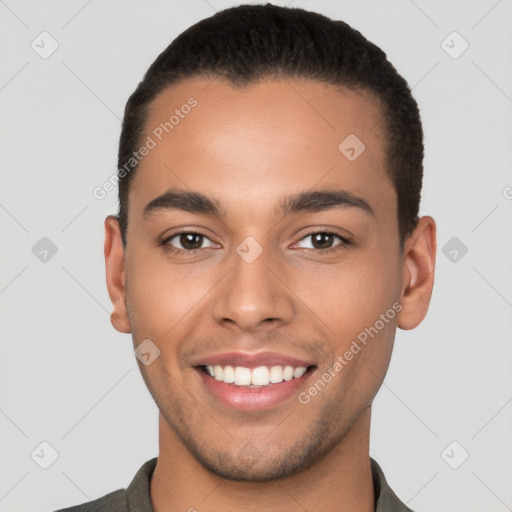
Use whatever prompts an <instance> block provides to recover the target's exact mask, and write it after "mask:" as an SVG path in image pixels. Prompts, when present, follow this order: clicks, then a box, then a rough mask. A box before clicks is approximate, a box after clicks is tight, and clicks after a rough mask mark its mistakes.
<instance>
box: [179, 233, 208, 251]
mask: <svg viewBox="0 0 512 512" xmlns="http://www.w3.org/2000/svg"><path fill="white" fill-rule="evenodd" d="M203 238H204V237H203V235H199V234H198V233H183V234H182V235H180V238H179V240H180V244H181V246H182V247H183V248H184V249H200V248H201V245H203Z"/></svg>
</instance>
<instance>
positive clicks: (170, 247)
mask: <svg viewBox="0 0 512 512" xmlns="http://www.w3.org/2000/svg"><path fill="white" fill-rule="evenodd" d="M189 234H190V235H199V236H202V237H203V239H206V240H208V241H209V242H210V243H211V244H213V245H219V244H217V243H216V242H214V241H213V240H212V239H211V238H210V237H209V236H208V235H207V234H205V233H203V232H202V231H201V230H200V229H198V228H194V229H183V230H181V231H177V232H176V233H173V234H171V235H168V236H165V237H164V238H163V239H162V241H161V242H160V245H162V246H164V247H165V248H166V249H168V250H170V251H175V252H181V253H187V254H194V253H195V252H198V251H203V250H204V249H208V248H209V247H202V248H200V249H190V250H188V249H180V248H179V247H174V246H173V245H171V244H170V243H169V242H170V241H171V240H172V239H174V238H176V237H179V236H181V235H189ZM210 247H211V246H210Z"/></svg>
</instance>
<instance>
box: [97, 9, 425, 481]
mask: <svg viewBox="0 0 512 512" xmlns="http://www.w3.org/2000/svg"><path fill="white" fill-rule="evenodd" d="M143 147H145V148H146V150H145V151H141V148H143ZM422 161H423V135H422V128H421V122H420V117H419V112H418V108H417V105H416V102H415V100H414V99H413V97H412V95H411V92H410V89H409V87H408V86H407V83H406V82H405V80H404V79H403V78H402V77H401V76H400V75H399V74H398V73H397V71H396V70H395V68H394V67H393V66H392V65H391V64H390V63H389V62H388V60H387V59H386V55H385V54H384V52H383V51H382V50H380V49H379V48H378V47H377V46H375V45H374V44H372V43H370V42H369V41H367V40H366V39H365V38H364V37H363V36H362V35H361V34H360V33H359V32H357V31H356V30H354V29H353V28H351V27H350V26H348V25H347V24H346V23H343V22H342V21H332V20H330V19H328V18H326V17H324V16H322V15H319V14H316V13H311V12H307V11H304V10H302V9H290V8H281V7H277V6H272V5H265V6H242V7H238V8H233V9H227V10H225V11H222V12H219V13H217V14H216V15H214V16H212V17H211V18H208V19H206V20H203V21H201V22H200V23H198V24H196V25H194V26H193V27H191V28H189V29H188V30H186V31H185V32H184V33H182V34H181V35H180V36H179V37H178V38H176V39H175V40H174V41H173V42H172V43H171V44H170V45H169V47H168V48H166V49H165V50H164V51H163V52H162V53H161V54H160V56H159V57H158V58H157V59H156V60H155V62H154V63H153V64H152V65H151V66H150V68H149V70H148V71H147V73H146V75H145V76H144V79H143V80H142V82H141V83H140V84H139V85H138V87H137V89H136V91H135V92H134V93H133V94H132V96H131V97H130V99H129V100H128V103H127V105H126V109H125V116H124V121H123V129H122V134H121V139H120V146H119V166H118V167H119V212H118V216H117V217H114V216H110V217H108V218H107V219H106V223H105V226H106V241H105V256H106V263H107V283H108V287H109V293H110V297H111V299H112V302H113V305H114V310H113V313H112V322H113V325H114V326H115V328H116V329H118V330H119V331H121V332H126V333H128V332H131V333H132V336H133V341H134V345H135V346H138V345H139V344H140V343H141V342H142V341H143V340H146V339H149V340H151V342H150V343H151V346H152V347H154V348H155V352H154V353H158V351H159V356H158V357H156V358H155V359H154V360H153V361H152V362H151V364H149V365H147V366H146V365H142V364H141V371H142V374H143V377H144V379H145V382H146V384H147V385H148V388H149V390H150V392H151V393H152V395H153V397H154V399H155V401H156V403H157V405H158V406H159V409H160V411H161V416H162V422H161V427H162V425H164V428H165V429H166V435H167V439H174V441H175V442H179V443H181V445H182V446H184V447H185V448H186V449H187V450H188V451H189V452H190V453H191V454H192V455H193V457H194V458H195V459H196V460H197V461H198V462H199V463H200V464H201V465H202V466H203V467H205V468H208V469H209V470H211V471H213V472H214V473H217V474H219V475H221V476H224V477H226V478H230V479H233V480H250V481H265V480H271V479H275V478H280V477H283V476H287V475H291V474H293V473H296V472H299V471H302V470H305V469H306V468H308V467H310V466H312V465H314V464H315V463H316V462H318V461H319V460H320V459H322V457H325V456H326V454H328V453H333V451H335V449H336V447H338V448H339V447H341V446H342V444H343V442H342V441H343V439H346V438H347V436H349V435H351V436H352V437H353V436H354V435H355V434H354V432H356V433H357V432H359V433H362V436H363V438H364V436H367V435H368V428H369V410H370V406H371V403H372V401H373V398H374V397H375V394H376V393H377V391H378V389H379V387H380V384H381V382H382V379H383V378H384V375H385V373H386V370H387V367H388V364H389V359H390V356H391V351H392V346H393V341H394V336H395V331H396V328H397V327H401V328H403V329H411V328H413V327H415V326H416V325H418V324H419V323H420V322H421V320H422V319H423V317H424V316H425V314H426V311H427V309H428V303H429V300H430V295H431V291H432V286H433V268H434V262H435V224H434V222H433V220H432V219H431V218H429V217H423V218H422V219H419V217H418V211H419V203H420V193H421V184H422V174H423V167H422ZM184 231H186V232H189V234H188V235H187V234H182V233H183V232H184ZM156 349H158V350H156ZM233 352H236V353H237V354H238V355H236V356H232V355H231V356H227V355H226V354H232V353H233ZM267 352H268V353H269V352H272V353H274V355H272V356H269V357H270V359H272V357H274V358H276V357H277V360H279V357H283V358H284V359H286V358H295V359H297V360H298V361H301V362H303V363H304V364H305V367H307V372H306V374H305V375H304V376H303V377H301V378H300V379H299V378H298V379H297V384H296V386H295V387H294V388H293V391H292V395H290V396H288V398H286V399H284V400H282V401H280V402H279V403H276V404H270V405H268V406H261V404H260V405H259V406H257V407H256V408H254V407H252V406H251V407H237V406H234V407H233V404H232V403H230V402H229V400H227V402H226V400H224V399H219V396H217V395H216V393H215V392H213V393H212V390H211V389H210V388H209V384H208V382H209V381H208V379H211V377H209V376H207V375H206V373H205V372H207V369H206V368H205V366H208V364H207V363H208V362H209V361H215V360H216V358H217V359H219V358H220V359H219V361H220V364H219V365H220V366H223V367H225V366H226V364H225V362H223V361H224V359H226V358H227V359H229V357H232V358H234V359H233V360H234V362H235V363H236V361H239V363H240V365H241V366H243V365H244V364H245V365H246V366H250V365H251V364H252V363H250V362H247V361H248V360H245V359H243V357H244V356H249V358H250V357H253V356H258V355H260V354H264V353H267ZM240 354H242V356H240ZM276 354H277V355H276ZM350 354H352V355H350ZM223 358H224V359H223ZM270 359H269V361H270ZM284 359H283V360H284ZM244 361H245V362H244ZM272 364H273V363H272ZM276 364H279V362H277V363H276ZM297 364H298V363H297ZM212 380H215V379H212ZM294 380H295V379H294ZM205 382H206V384H205ZM290 382H293V381H290ZM319 382H323V384H321V383H319ZM315 383H316V384H315ZM226 385H227V384H226ZM273 385H274V386H282V385H283V383H281V384H273ZM231 386H233V384H231ZM315 389H316V391H314V390H315ZM256 402H257V400H256ZM260 406H261V407H260ZM351 432H352V433H351ZM161 435H162V433H161ZM247 453H249V456H250V458H251V460H252V461H253V462H252V463H251V464H250V465H248V464H247Z"/></svg>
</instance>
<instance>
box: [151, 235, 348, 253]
mask: <svg viewBox="0 0 512 512" xmlns="http://www.w3.org/2000/svg"><path fill="white" fill-rule="evenodd" d="M317 234H325V235H332V236H334V237H335V238H338V239H339V240H341V242H342V243H341V244H337V245H335V246H334V247H330V248H328V249H310V248H305V250H306V251H307V252H310V251H312V252H314V253H317V254H318V253H320V254H328V253H330V252H333V251H337V250H339V249H340V246H347V245H351V243H352V242H351V241H350V240H348V239H347V238H345V237H344V236H341V235H339V234H338V233H336V232H335V231H331V230H329V229H322V230H319V231H311V232H310V233H307V234H305V235H304V236H303V237H302V238H301V239H300V240H299V242H300V241H302V240H304V239H305V238H308V237H309V236H312V235H317ZM181 235H200V236H202V237H204V238H208V236H207V235H205V234H204V233H201V232H200V231H179V232H178V233H174V234H173V235H171V236H169V237H167V238H166V239H165V240H162V242H160V245H162V246H163V248H164V250H165V251H167V252H170V253H173V254H184V253H185V254H187V255H194V254H197V253H199V252H201V251H204V248H203V249H191V250H186V249H177V248H176V247H173V246H172V245H169V241H170V240H172V239H173V238H176V237H179V236H181ZM208 239H209V238H208ZM210 241H211V240H210ZM297 243H298V242H297Z"/></svg>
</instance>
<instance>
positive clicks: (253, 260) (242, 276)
mask: <svg viewBox="0 0 512 512" xmlns="http://www.w3.org/2000/svg"><path fill="white" fill-rule="evenodd" d="M232 260H233V267H232V271H231V272H230V273H229V274H228V276H227V280H226V282H225V283H224V286H223V288H222V290H219V294H218V295H217V296H216V298H215V304H214V308H213V312H214V317H215V320H216V321H217V322H219V323H224V324H226V323H229V324H236V325H237V326H238V327H239V328H240V329H243V330H257V329H258V328H261V327H262V326H263V325H269V324H272V325H274V326H277V325H281V324H284V323H288V322H290V321H291V319H292V318H293V315H294V311H295V309H294V306H293V301H292V297H290V294H289V293H288V292H287V287H286V286H284V285H283V283H282V282H281V280H280V279H279V278H278V277H277V275H278V271H277V269H274V268H273V267H275V266H276V263H277V262H276V261H275V259H274V258H273V255H272V254H271V251H270V250H267V249H264V248H263V247H262V246H261V245H260V244H259V243H258V242H256V240H255V239H254V238H252V237H247V238H246V239H245V240H244V241H243V242H242V243H240V244H239V246H238V247H237V248H236V253H234V254H233V256H232Z"/></svg>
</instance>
